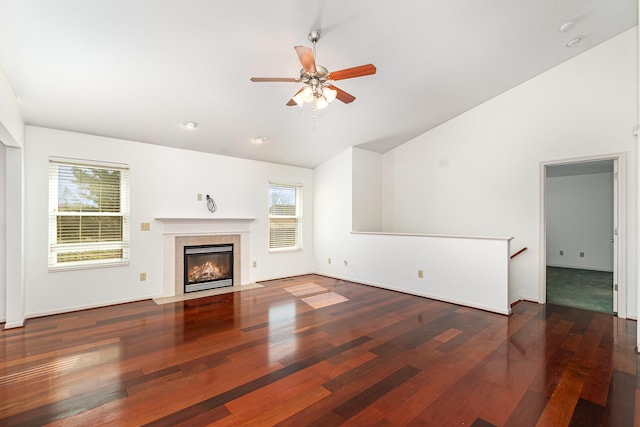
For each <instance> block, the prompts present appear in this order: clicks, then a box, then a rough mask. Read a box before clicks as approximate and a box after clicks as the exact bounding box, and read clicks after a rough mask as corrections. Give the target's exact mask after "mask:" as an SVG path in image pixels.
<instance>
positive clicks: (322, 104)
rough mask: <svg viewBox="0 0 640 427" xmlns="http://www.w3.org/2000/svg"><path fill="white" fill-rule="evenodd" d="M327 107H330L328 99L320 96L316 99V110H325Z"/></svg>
mask: <svg viewBox="0 0 640 427" xmlns="http://www.w3.org/2000/svg"><path fill="white" fill-rule="evenodd" d="M327 105H329V103H328V102H327V99H326V98H325V97H324V96H320V97H318V98H316V108H317V109H318V110H322V109H323V108H326V107H327Z"/></svg>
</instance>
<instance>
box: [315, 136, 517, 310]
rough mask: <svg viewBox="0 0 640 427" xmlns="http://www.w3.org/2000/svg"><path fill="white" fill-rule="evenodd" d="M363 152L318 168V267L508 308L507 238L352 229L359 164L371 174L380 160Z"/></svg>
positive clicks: (323, 271) (367, 280) (455, 300)
mask: <svg viewBox="0 0 640 427" xmlns="http://www.w3.org/2000/svg"><path fill="white" fill-rule="evenodd" d="M362 154H363V152H362V150H359V149H356V148H353V149H349V150H347V151H345V152H343V153H342V154H340V155H338V156H337V157H334V158H333V159H331V160H329V161H328V162H326V163H324V164H323V165H321V166H319V167H318V168H316V170H315V195H316V199H315V215H314V218H315V221H314V234H315V243H316V244H315V249H314V256H315V266H316V272H318V273H320V274H324V275H327V276H331V277H337V278H342V279H345V280H351V281H356V282H359V283H365V284H369V285H374V286H380V287H383V288H386V289H393V290H397V291H401V292H407V293H411V294H415V295H422V296H426V297H431V298H435V299H439V300H443V301H449V302H453V303H457V304H462V305H468V306H472V307H478V308H482V309H485V310H490V311H495V312H498V313H503V314H507V313H508V311H509V301H508V286H507V285H508V263H509V260H508V258H509V256H508V255H509V254H508V252H509V239H507V238H503V239H475V238H464V237H445V236H417V235H387V234H378V233H352V232H351V226H352V224H351V218H352V209H351V208H352V205H351V203H350V202H351V201H352V200H354V201H355V200H356V197H355V194H353V193H355V191H356V189H357V188H359V187H358V186H356V185H355V179H356V178H355V177H356V170H357V167H358V166H364V167H363V169H362V170H364V171H365V175H369V173H371V172H374V171H375V167H373V168H370V167H368V166H375V164H376V162H377V159H376V158H375V156H368V155H367V154H365V156H366V157H367V159H368V160H370V161H371V162H370V163H367V164H363V162H364V160H366V159H362V158H360V159H358V160H356V157H359V156H361V155H362ZM365 163H366V162H365ZM352 179H353V182H352ZM374 186H375V184H374ZM372 199H375V198H372ZM366 204H368V203H365V205H366ZM355 205H356V204H355V203H354V205H353V211H354V212H355V210H356V206H355ZM353 216H354V217H355V215H353ZM329 259H331V262H329ZM418 270H422V273H423V277H419V275H418Z"/></svg>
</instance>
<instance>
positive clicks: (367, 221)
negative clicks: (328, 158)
mask: <svg viewBox="0 0 640 427" xmlns="http://www.w3.org/2000/svg"><path fill="white" fill-rule="evenodd" d="M352 161H353V171H352V179H353V191H352V205H353V206H352V209H353V215H352V216H353V218H352V223H353V224H352V227H353V231H382V155H381V154H379V153H374V152H371V151H366V150H362V149H359V148H354V149H353V151H352Z"/></svg>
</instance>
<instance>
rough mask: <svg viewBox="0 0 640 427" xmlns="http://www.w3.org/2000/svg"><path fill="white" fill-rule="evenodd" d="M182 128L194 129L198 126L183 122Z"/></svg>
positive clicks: (194, 123)
mask: <svg viewBox="0 0 640 427" xmlns="http://www.w3.org/2000/svg"><path fill="white" fill-rule="evenodd" d="M182 126H184V127H186V128H187V129H195V128H197V127H198V124H197V123H196V122H184V123H183V124H182Z"/></svg>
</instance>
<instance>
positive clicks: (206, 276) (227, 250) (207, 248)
mask: <svg viewBox="0 0 640 427" xmlns="http://www.w3.org/2000/svg"><path fill="white" fill-rule="evenodd" d="M225 286H233V244H223V245H204V246H185V247H184V292H185V293H187V292H195V291H204V290H207V289H214V288H222V287H225Z"/></svg>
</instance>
